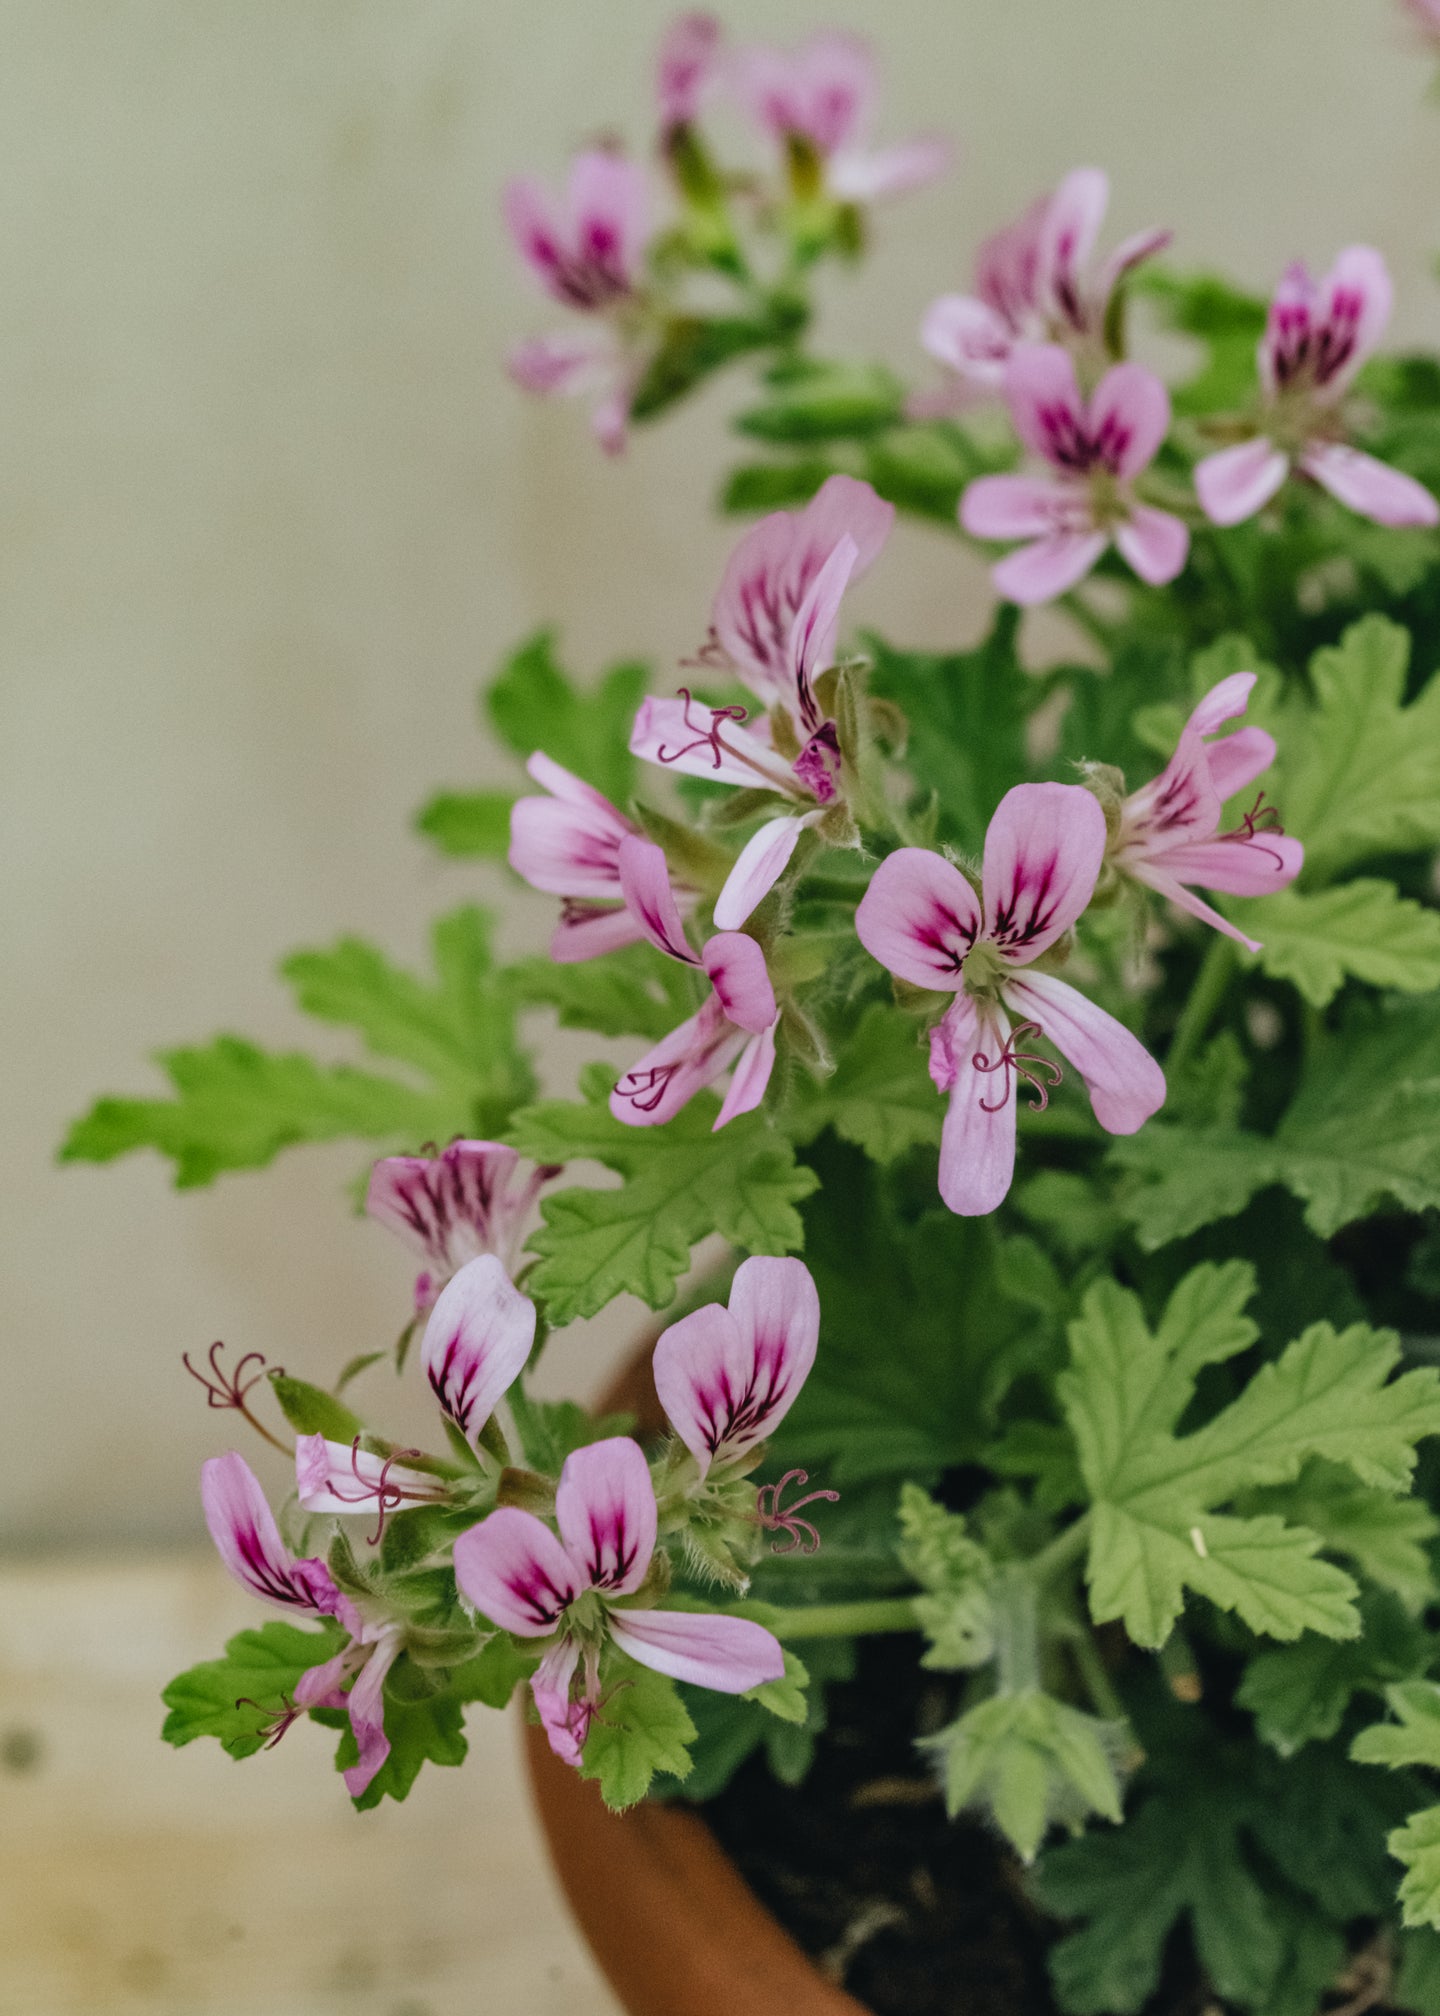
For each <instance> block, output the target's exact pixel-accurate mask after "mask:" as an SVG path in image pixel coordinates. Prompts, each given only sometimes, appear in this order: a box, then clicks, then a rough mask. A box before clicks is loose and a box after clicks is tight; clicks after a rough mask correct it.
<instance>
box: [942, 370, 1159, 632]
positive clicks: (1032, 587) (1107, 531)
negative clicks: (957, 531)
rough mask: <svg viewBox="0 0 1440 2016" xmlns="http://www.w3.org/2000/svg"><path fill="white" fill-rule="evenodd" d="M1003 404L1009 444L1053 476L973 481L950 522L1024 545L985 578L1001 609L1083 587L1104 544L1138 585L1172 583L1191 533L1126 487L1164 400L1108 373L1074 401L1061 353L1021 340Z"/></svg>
mask: <svg viewBox="0 0 1440 2016" xmlns="http://www.w3.org/2000/svg"><path fill="white" fill-rule="evenodd" d="M1005 396H1006V398H1007V399H1008V400H1009V402H1010V414H1011V418H1012V419H1013V421H1014V423H1015V431H1016V432H1017V433H1018V434H1019V436H1020V439H1021V440H1022V441H1023V442H1024V444H1025V446H1026V447H1027V448H1029V449H1031V450H1032V452H1033V453H1035V454H1037V455H1041V456H1043V457H1044V459H1045V460H1046V461H1047V462H1048V463H1049V464H1050V466H1051V468H1052V469H1053V470H1054V471H1055V474H1054V475H1053V476H1050V477H1035V476H981V477H980V478H979V479H978V480H977V481H976V482H974V483H972V484H971V485H970V486H969V488H968V489H967V490H966V492H965V494H964V496H963V497H962V498H961V500H960V523H961V524H962V525H963V526H964V528H965V530H966V531H967V532H971V533H973V534H974V535H975V536H976V537H977V538H979V539H1025V540H1028V541H1030V542H1031V543H1030V544H1028V545H1024V546H1021V547H1020V548H1018V550H1017V551H1016V552H1014V553H1010V554H1008V555H1007V556H1006V557H1005V559H1003V560H1002V561H1000V562H999V564H998V565H997V566H996V567H995V568H994V569H993V571H992V573H991V579H992V580H993V581H994V583H995V586H996V588H997V589H998V590H999V592H1000V593H1001V594H1002V595H1004V596H1005V597H1006V598H1007V600H1009V601H1011V602H1020V603H1032V602H1048V601H1050V600H1051V598H1052V597H1053V596H1056V595H1063V594H1064V593H1065V591H1066V590H1067V589H1069V588H1073V587H1074V586H1075V584H1076V582H1077V581H1080V580H1082V579H1083V578H1084V576H1085V575H1087V574H1088V573H1089V572H1090V569H1091V568H1092V567H1093V566H1094V565H1095V562H1096V561H1097V560H1098V559H1099V558H1100V555H1101V554H1102V553H1103V552H1104V551H1105V549H1106V547H1107V546H1109V545H1110V544H1111V543H1112V542H1113V543H1114V545H1115V546H1116V547H1118V549H1119V551H1120V552H1121V554H1122V555H1123V556H1124V558H1125V559H1126V560H1127V561H1128V562H1129V564H1130V566H1131V567H1133V568H1134V570H1135V572H1136V573H1137V574H1138V575H1139V576H1140V578H1141V580H1142V581H1148V582H1149V583H1150V584H1151V585H1152V586H1153V587H1160V586H1162V585H1163V584H1164V583H1165V582H1167V581H1173V580H1174V578H1175V576H1176V575H1177V574H1178V573H1179V572H1180V569H1181V568H1182V567H1183V566H1184V565H1185V556H1186V554H1187V553H1188V552H1189V550H1190V534H1189V532H1188V530H1187V529H1186V527H1185V525H1184V523H1183V521H1182V520H1181V519H1179V518H1176V517H1174V516H1172V514H1171V513H1170V512H1168V511H1157V510H1156V509H1155V508H1154V507H1153V506H1152V505H1149V504H1142V503H1140V502H1139V501H1138V500H1137V499H1136V497H1135V495H1134V491H1133V488H1132V485H1133V482H1134V479H1135V477H1136V476H1138V475H1139V474H1140V472H1141V471H1142V470H1143V469H1146V468H1148V467H1149V465H1150V463H1151V462H1153V461H1154V459H1155V456H1156V453H1157V452H1158V450H1159V447H1160V444H1161V442H1162V441H1163V440H1164V439H1165V434H1166V431H1167V429H1168V428H1169V425H1170V400H1169V396H1168V394H1167V393H1166V390H1165V387H1164V386H1163V385H1162V384H1161V383H1160V380H1159V379H1158V378H1157V377H1156V376H1155V375H1154V373H1153V372H1151V371H1147V370H1145V368H1144V366H1143V365H1140V364H1115V365H1112V366H1111V368H1110V370H1108V371H1107V372H1106V373H1105V376H1104V377H1103V378H1102V379H1101V380H1100V383H1099V384H1098V385H1097V386H1096V388H1095V390H1094V392H1093V393H1092V394H1091V395H1090V398H1089V399H1088V400H1084V399H1082V398H1081V396H1080V387H1079V385H1078V383H1077V381H1076V377H1075V364H1074V361H1073V359H1072V358H1071V357H1070V355H1069V354H1068V352H1067V351H1065V350H1062V349H1061V348H1060V347H1059V345H1058V344H1053V343H1045V344H1030V343H1022V344H1017V345H1016V347H1015V349H1014V350H1013V351H1012V353H1011V356H1010V362H1009V364H1008V365H1007V367H1006V372H1005Z"/></svg>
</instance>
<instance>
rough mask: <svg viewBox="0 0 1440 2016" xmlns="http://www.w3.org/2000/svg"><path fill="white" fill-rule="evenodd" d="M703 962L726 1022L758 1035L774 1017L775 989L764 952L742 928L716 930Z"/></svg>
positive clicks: (707, 941)
mask: <svg viewBox="0 0 1440 2016" xmlns="http://www.w3.org/2000/svg"><path fill="white" fill-rule="evenodd" d="M700 960H701V964H702V965H703V966H704V968H705V971H706V972H707V973H708V974H709V975H710V984H711V986H712V987H713V988H714V989H715V993H716V997H717V999H718V1000H719V1003H720V1006H721V1008H722V1009H723V1010H724V1012H725V1019H726V1021H727V1022H733V1023H734V1024H735V1025H736V1027H737V1028H739V1029H744V1030H747V1031H748V1032H749V1034H750V1035H752V1036H758V1035H759V1034H760V1032H761V1031H762V1030H764V1029H768V1028H769V1027H770V1025H771V1023H772V1022H773V1021H774V1020H775V1013H776V1010H775V989H774V988H773V987H772V986H771V985H770V975H769V974H768V973H767V972H766V970H765V954H764V953H763V952H762V951H761V950H760V947H759V946H758V945H757V944H756V943H755V940H754V939H753V938H747V937H746V936H745V934H744V932H743V931H717V932H716V934H715V936H714V937H713V938H709V939H707V940H706V942H705V949H704V951H703V952H702V953H701V955H700Z"/></svg>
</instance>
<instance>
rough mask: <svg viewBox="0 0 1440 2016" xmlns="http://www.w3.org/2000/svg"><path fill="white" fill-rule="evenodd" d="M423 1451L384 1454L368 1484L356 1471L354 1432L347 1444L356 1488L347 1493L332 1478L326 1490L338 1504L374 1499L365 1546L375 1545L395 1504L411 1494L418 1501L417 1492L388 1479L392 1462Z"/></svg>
mask: <svg viewBox="0 0 1440 2016" xmlns="http://www.w3.org/2000/svg"><path fill="white" fill-rule="evenodd" d="M424 1453H425V1452H424V1450H423V1449H397V1450H395V1452H394V1454H393V1455H390V1456H387V1457H386V1458H385V1461H384V1462H383V1463H382V1464H381V1466H380V1475H379V1476H378V1477H377V1478H376V1479H375V1482H374V1483H373V1484H372V1483H370V1481H369V1480H368V1478H366V1477H363V1476H362V1475H361V1473H360V1437H359V1436H358V1435H357V1436H356V1437H355V1440H354V1441H353V1442H352V1443H351V1444H350V1468H351V1471H352V1472H353V1474H354V1477H355V1482H356V1483H357V1484H358V1485H359V1486H360V1489H359V1490H358V1491H357V1492H355V1493H353V1494H351V1493H349V1492H346V1491H342V1490H341V1489H340V1487H339V1485H338V1484H335V1483H333V1482H332V1484H331V1486H330V1493H331V1496H332V1497H335V1498H338V1499H340V1501H341V1502H342V1504H345V1505H363V1504H364V1503H365V1501H366V1499H367V1498H373V1499H374V1500H375V1509H376V1512H377V1513H378V1515H379V1516H378V1518H377V1520H376V1525H375V1531H374V1532H373V1533H368V1534H367V1535H366V1536H365V1538H366V1545H367V1546H370V1547H378V1546H379V1544H380V1538H381V1535H382V1534H383V1533H384V1531H385V1520H386V1517H387V1515H388V1514H389V1513H391V1512H393V1511H394V1510H395V1508H396V1506H397V1505H403V1504H405V1502H406V1500H407V1499H411V1498H414V1499H416V1500H417V1502H418V1494H417V1493H415V1492H412V1491H406V1490H404V1489H402V1487H401V1486H400V1485H398V1484H392V1483H391V1482H390V1471H391V1468H392V1467H393V1465H395V1464H396V1463H408V1462H413V1460H414V1459H415V1458H416V1457H417V1456H423V1455H424Z"/></svg>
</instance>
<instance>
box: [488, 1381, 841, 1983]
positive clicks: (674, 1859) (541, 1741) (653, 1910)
mask: <svg viewBox="0 0 1440 2016" xmlns="http://www.w3.org/2000/svg"><path fill="white" fill-rule="evenodd" d="M600 1406H601V1410H602V1411H603V1412H607V1413H608V1412H612V1411H616V1410H619V1409H624V1410H626V1411H627V1412H630V1413H633V1414H635V1415H636V1417H637V1418H638V1420H639V1422H640V1426H641V1428H642V1430H643V1429H645V1428H648V1427H658V1426H659V1424H660V1409H659V1403H658V1402H657V1401H656V1398H655V1388H654V1386H653V1384H652V1383H651V1380H650V1352H649V1349H648V1348H647V1349H645V1350H644V1351H643V1352H642V1353H641V1354H640V1355H638V1356H637V1357H636V1358H635V1359H634V1360H632V1362H631V1364H630V1365H629V1366H628V1367H627V1368H626V1369H625V1371H624V1372H622V1373H621V1375H620V1377H619V1378H618V1379H617V1380H616V1381H615V1382H614V1383H613V1384H612V1385H611V1387H610V1388H609V1389H608V1390H607V1391H606V1392H605V1393H604V1394H603V1395H602V1397H601V1401H600ZM525 1754H526V1762H527V1765H528V1767H529V1773H530V1786H531V1790H532V1791H533V1793H534V1795H535V1805H536V1808H537V1809H538V1812H539V1815H540V1824H541V1826H542V1828H543V1829H544V1832H545V1839H546V1843H547V1845H548V1847H549V1850H550V1859H551V1861H552V1862H553V1863H554V1865H555V1870H556V1873H557V1875H558V1876H559V1878H560V1882H561V1885H562V1887H563V1889H564V1891H565V1895H566V1897H567V1898H568V1899H569V1902H570V1908H571V1910H572V1911H573V1912H574V1914H575V1917H576V1919H577V1920H578V1922H579V1925H580V1929H581V1931H582V1932H583V1933H584V1934H585V1937H586V1939H587V1940H588V1942H589V1945H590V1949H591V1951H592V1952H593V1953H594V1955H595V1958H596V1960H597V1961H598V1962H599V1964H600V1967H601V1969H602V1970H603V1972H604V1974H605V1977H606V1979H607V1980H608V1981H609V1983H610V1985H611V1987H612V1988H613V1989H614V1990H615V1993H616V1994H617V1995H618V1996H619V1998H620V2001H621V2002H622V2004H623V2005H624V2007H625V2008H626V2009H627V2010H628V2011H629V2012H630V2016H866V2012H865V2010H864V2009H863V2008H862V2006H861V2005H860V2003H858V2002H856V2001H855V2000H854V1999H853V1997H851V1996H849V1995H846V1994H845V1993H844V1992H843V1991H842V1990H841V1989H839V1988H836V1987H835V1986H834V1985H833V1984H832V1983H831V1982H829V1981H827V1980H826V1979H825V1977H824V1976H823V1975H822V1974H821V1973H820V1972H819V1971H818V1969H817V1968H816V1966H815V1964H814V1962H813V1961H812V1960H811V1959H810V1958H809V1957H808V1956H807V1955H806V1954H805V1953H804V1952H802V1951H801V1949H800V1947H799V1946H797V1945H796V1943H795V1941H794V1940H793V1939H792V1938H791V1937H790V1935H789V1933H788V1932H786V1931H784V1930H783V1929H782V1928H781V1926H780V1925H779V1924H777V1922H776V1921H775V1919H774V1918H772V1917H771V1915H770V1913H769V1912H768V1911H767V1910H766V1909H765V1907H764V1905H763V1904H762V1903H761V1902H760V1900H759V1899H758V1898H757V1897H756V1895H755V1893H754V1892H753V1891H752V1890H751V1889H750V1887H749V1885H748V1884H747V1883H746V1882H745V1879H744V1878H743V1877H742V1876H741V1874H740V1872H739V1870H738V1869H737V1868H736V1867H735V1865H734V1863H733V1862H732V1861H731V1860H730V1858H729V1857H728V1856H727V1855H726V1854H725V1852H724V1850H723V1849H722V1848H721V1847H720V1845H719V1843H718V1842H717V1841H716V1839H715V1837H714V1835H713V1834H712V1833H711V1832H710V1830H709V1828H708V1827H707V1826H706V1825H705V1823H704V1821H703V1820H701V1819H700V1818H699V1816H698V1815H697V1814H695V1813H694V1812H687V1811H686V1810H685V1809H684V1808H683V1807H678V1806H660V1805H648V1804H645V1805H640V1806H634V1807H632V1808H631V1809H630V1811H629V1812H628V1813H611V1812H609V1811H608V1810H607V1809H606V1807H605V1805H604V1803H603V1802H602V1800H601V1798H600V1792H599V1788H598V1786H596V1785H594V1784H592V1783H590V1782H588V1781H587V1780H585V1779H583V1778H580V1777H579V1776H578V1775H577V1774H576V1773H575V1772H574V1771H572V1770H570V1769H569V1768H568V1767H567V1766H566V1765H564V1764H562V1763H560V1761H559V1759H558V1758H556V1757H555V1756H554V1755H553V1753H552V1752H551V1749H550V1746H549V1744H548V1743H547V1742H546V1740H545V1736H544V1733H543V1731H542V1730H540V1729H539V1728H532V1727H529V1726H527V1727H526V1729H525Z"/></svg>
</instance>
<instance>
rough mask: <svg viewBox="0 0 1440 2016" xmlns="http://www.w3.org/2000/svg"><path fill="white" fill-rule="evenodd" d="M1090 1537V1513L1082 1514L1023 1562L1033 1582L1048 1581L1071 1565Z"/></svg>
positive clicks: (1083, 1549)
mask: <svg viewBox="0 0 1440 2016" xmlns="http://www.w3.org/2000/svg"><path fill="white" fill-rule="evenodd" d="M1089 1539H1090V1514H1089V1513H1088V1512H1086V1513H1084V1514H1082V1516H1081V1517H1080V1518H1079V1519H1076V1520H1075V1521H1074V1522H1073V1524H1071V1525H1069V1526H1067V1527H1066V1528H1065V1531H1064V1532H1063V1533H1057V1534H1056V1536H1055V1538H1054V1539H1053V1540H1052V1541H1051V1542H1050V1544H1049V1545H1048V1546H1047V1547H1042V1548H1041V1549H1040V1552H1039V1553H1038V1554H1032V1555H1031V1556H1030V1559H1029V1560H1028V1561H1027V1562H1026V1563H1025V1567H1026V1570H1027V1572H1028V1573H1029V1575H1030V1577H1031V1579H1032V1580H1033V1581H1035V1582H1049V1581H1050V1580H1051V1579H1052V1578H1053V1577H1054V1576H1056V1575H1058V1574H1060V1573H1061V1571H1062V1570H1063V1569H1066V1568H1069V1567H1071V1566H1073V1564H1074V1563H1075V1562H1076V1561H1078V1560H1079V1559H1080V1556H1081V1555H1082V1554H1083V1553H1084V1552H1085V1548H1086V1546H1087V1544H1088V1542H1089Z"/></svg>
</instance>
